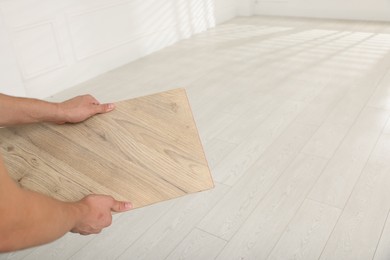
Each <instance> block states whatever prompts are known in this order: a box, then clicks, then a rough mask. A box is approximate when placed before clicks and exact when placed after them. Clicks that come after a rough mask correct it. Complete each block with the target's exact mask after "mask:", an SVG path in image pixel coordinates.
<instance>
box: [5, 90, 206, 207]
mask: <svg viewBox="0 0 390 260" xmlns="http://www.w3.org/2000/svg"><path fill="white" fill-rule="evenodd" d="M116 106H117V107H116V109H115V110H114V111H113V112H111V113H108V114H104V115H99V116H95V117H93V118H91V119H89V120H87V121H85V122H83V123H80V124H67V125H61V126H59V125H52V124H35V125H29V126H21V127H11V128H4V129H0V140H1V152H2V154H3V155H4V157H5V162H6V164H7V165H8V166H9V167H8V168H9V171H10V174H11V176H12V177H13V178H14V179H15V180H16V181H17V182H19V183H20V185H21V186H23V187H25V188H28V189H31V190H35V191H39V192H42V193H45V194H47V195H50V196H52V197H55V198H58V199H62V200H65V201H74V200H77V199H80V198H82V197H83V196H84V195H86V194H90V193H96V194H110V195H112V196H114V197H115V198H117V199H123V200H128V201H131V202H132V203H133V204H134V207H135V208H138V207H142V206H145V205H149V204H152V203H156V202H159V201H162V200H167V199H172V198H176V197H179V196H182V195H185V194H188V193H193V192H198V191H202V190H207V189H210V188H212V187H213V181H212V178H211V174H210V171H209V168H208V165H207V161H206V158H205V155H204V152H203V148H202V145H201V142H200V140H199V136H198V132H197V129H196V125H195V123H194V120H193V117H192V112H191V109H190V106H189V103H188V100H187V96H186V93H185V90H184V89H176V90H171V91H167V92H162V93H159V94H154V95H149V96H145V97H141V98H136V99H132V100H127V101H122V102H119V103H117V105H116Z"/></svg>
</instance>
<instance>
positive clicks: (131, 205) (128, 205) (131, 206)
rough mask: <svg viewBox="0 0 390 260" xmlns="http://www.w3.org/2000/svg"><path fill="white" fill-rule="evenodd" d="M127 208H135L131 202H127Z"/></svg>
mask: <svg viewBox="0 0 390 260" xmlns="http://www.w3.org/2000/svg"><path fill="white" fill-rule="evenodd" d="M125 208H126V209H132V208H133V204H131V203H130V202H126V203H125Z"/></svg>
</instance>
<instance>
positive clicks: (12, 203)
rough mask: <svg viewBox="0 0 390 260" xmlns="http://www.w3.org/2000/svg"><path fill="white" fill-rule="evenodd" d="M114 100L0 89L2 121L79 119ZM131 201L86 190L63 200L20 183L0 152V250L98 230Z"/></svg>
mask: <svg viewBox="0 0 390 260" xmlns="http://www.w3.org/2000/svg"><path fill="white" fill-rule="evenodd" d="M113 109H114V105H113V104H100V103H99V102H98V101H97V100H96V99H95V98H94V97H92V96H90V95H85V96H78V97H75V98H73V99H70V100H68V101H65V102H62V103H51V102H46V101H42V100H37V99H30V98H18V97H11V96H7V95H3V94H0V126H9V125H17V124H26V123H34V122H42V121H45V122H53V123H58V124H62V123H66V122H70V123H77V122H81V121H83V120H85V119H87V118H89V117H91V116H93V115H95V114H98V113H105V112H109V111H111V110H113ZM131 207H132V205H131V203H129V202H119V201H116V200H114V199H113V198H112V197H110V196H104V195H89V196H87V197H85V198H84V199H82V200H81V201H78V202H74V203H66V202H62V201H59V200H55V199H53V198H50V197H48V196H45V195H42V194H39V193H36V192H32V191H29V190H26V189H23V188H21V187H19V186H18V185H17V184H16V183H15V182H14V181H13V180H12V179H11V177H10V176H9V175H8V172H7V169H6V167H5V165H4V163H3V160H2V158H1V155H0V252H8V251H13V250H18V249H22V248H26V247H31V246H36V245H40V244H44V243H47V242H50V241H53V240H55V239H57V238H59V237H61V236H63V235H64V234H65V233H67V232H68V231H71V232H77V233H80V234H82V235H88V234H96V233H99V232H100V231H101V230H102V229H103V228H104V227H107V226H109V225H110V224H111V220H112V216H111V211H117V212H121V211H126V210H129V209H130V208H131Z"/></svg>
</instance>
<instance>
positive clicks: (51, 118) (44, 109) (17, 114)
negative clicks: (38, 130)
mask: <svg viewBox="0 0 390 260" xmlns="http://www.w3.org/2000/svg"><path fill="white" fill-rule="evenodd" d="M114 107H115V106H114V104H100V103H99V101H97V100H96V99H95V98H94V97H92V96H91V95H84V96H78V97H75V98H73V99H70V100H67V101H65V102H62V103H53V102H47V101H43V100H39V99H33V98H20V97H12V96H7V95H4V94H0V111H1V113H0V126H9V125H19V124H29V123H37V122H53V123H57V124H62V123H67V122H69V123H78V122H81V121H84V120H85V119H87V118H89V117H91V116H93V115H95V114H98V113H106V112H109V111H111V110H113V109H114Z"/></svg>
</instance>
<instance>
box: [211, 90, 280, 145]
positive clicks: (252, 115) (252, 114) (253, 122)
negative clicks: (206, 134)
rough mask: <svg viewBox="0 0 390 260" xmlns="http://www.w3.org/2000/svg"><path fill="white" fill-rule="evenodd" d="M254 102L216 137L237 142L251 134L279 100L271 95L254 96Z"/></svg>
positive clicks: (274, 108) (277, 105)
mask: <svg viewBox="0 0 390 260" xmlns="http://www.w3.org/2000/svg"><path fill="white" fill-rule="evenodd" d="M255 99H256V104H253V106H252V107H251V108H250V109H249V110H248V111H246V112H244V113H243V114H241V115H240V116H238V117H237V118H236V120H234V121H232V123H231V124H230V125H228V126H227V127H225V129H223V131H220V132H219V133H218V135H217V136H218V139H221V140H224V141H226V142H231V143H236V144H239V143H241V142H243V141H245V139H246V138H247V137H248V135H250V134H252V133H253V131H254V130H255V129H256V127H257V126H258V125H260V124H261V123H262V122H263V121H264V120H265V119H266V118H267V117H268V116H269V115H270V114H271V113H272V112H273V111H275V110H276V109H277V108H278V107H279V105H280V104H281V103H283V102H281V99H279V100H278V99H276V98H274V97H272V96H262V97H256V98H255Z"/></svg>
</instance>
